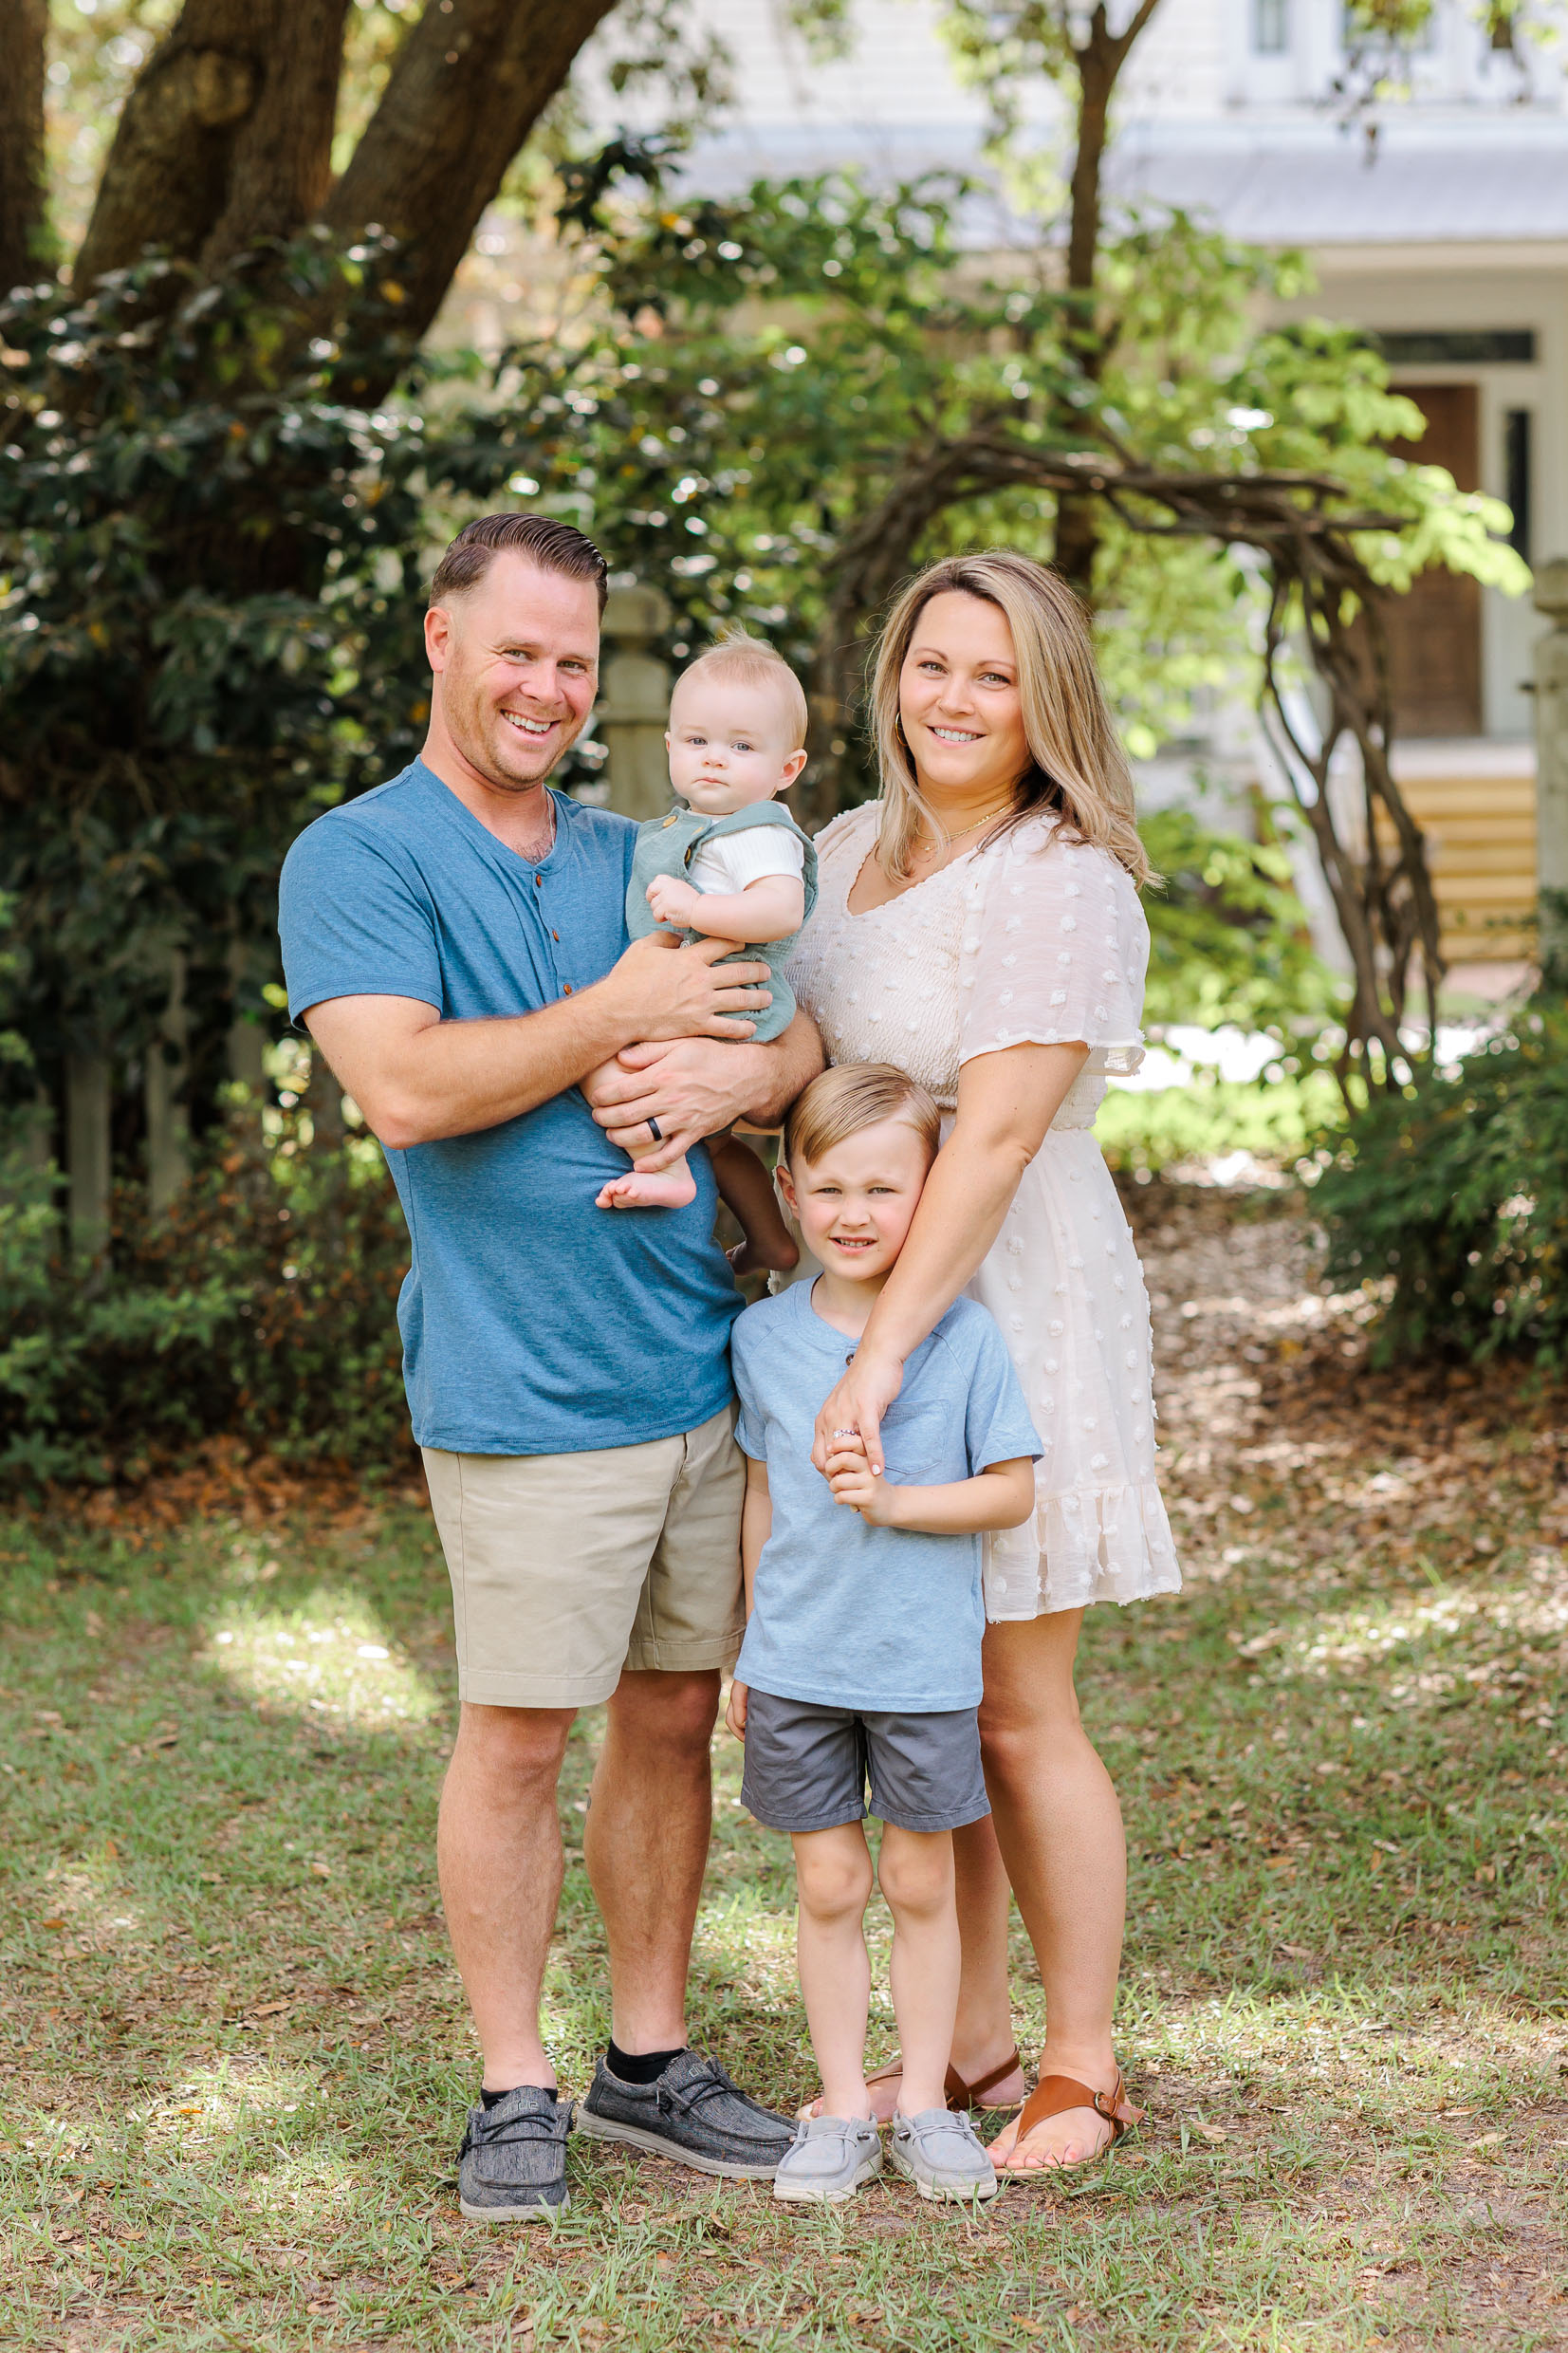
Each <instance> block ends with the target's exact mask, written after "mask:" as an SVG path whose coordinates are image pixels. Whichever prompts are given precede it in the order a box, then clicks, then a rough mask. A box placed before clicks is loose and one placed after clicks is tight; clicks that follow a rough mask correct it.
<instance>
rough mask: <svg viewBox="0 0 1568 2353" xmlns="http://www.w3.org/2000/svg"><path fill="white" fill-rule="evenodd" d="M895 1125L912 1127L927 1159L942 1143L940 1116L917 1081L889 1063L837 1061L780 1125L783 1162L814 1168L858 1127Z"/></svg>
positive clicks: (853, 1133) (933, 1155) (822, 1072)
mask: <svg viewBox="0 0 1568 2353" xmlns="http://www.w3.org/2000/svg"><path fill="white" fill-rule="evenodd" d="M884 1120H898V1121H901V1122H902V1123H903V1125H904V1126H906V1127H913V1130H914V1132H915V1134H916V1135H917V1136H918V1137H919V1139H920V1140H921V1142H922V1143H923V1144H924V1145H925V1147H926V1151H927V1153H928V1155H929V1156H930V1158H932V1159H934V1158H936V1148H937V1145H938V1144H939V1143H940V1142H941V1140H942V1114H941V1112H940V1110H939V1109H938V1107H937V1104H936V1102H935V1101H934V1099H933V1098H932V1096H931V1095H929V1094H928V1093H927V1091H926V1089H925V1088H924V1087H923V1086H922V1085H921V1084H920V1083H919V1081H918V1080H917V1079H912V1078H910V1077H908V1076H907V1075H906V1074H905V1072H903V1071H902V1070H895V1068H894V1066H893V1065H892V1063H889V1062H842V1063H839V1065H838V1067H837V1068H836V1069H833V1070H823V1071H821V1072H820V1073H819V1075H818V1076H817V1077H816V1078H814V1079H813V1080H812V1082H811V1084H810V1085H809V1086H808V1087H807V1088H806V1089H805V1090H804V1092H803V1093H802V1094H801V1095H799V1096H797V1098H796V1100H795V1106H794V1109H793V1110H792V1111H791V1112H790V1115H789V1117H788V1119H787V1120H786V1121H784V1158H785V1159H786V1160H787V1161H788V1162H789V1165H790V1166H791V1168H793V1167H794V1165H795V1163H796V1161H797V1160H802V1161H803V1162H804V1163H805V1165H806V1166H807V1167H808V1168H811V1167H814V1166H815V1165H816V1164H817V1163H818V1162H819V1161H820V1160H821V1158H822V1156H823V1154H824V1153H828V1152H831V1151H833V1149H834V1148H835V1146H836V1145H838V1144H841V1143H847V1142H848V1140H849V1139H850V1138H851V1137H852V1136H858V1135H859V1133H860V1131H861V1129H862V1128H867V1127H880V1126H881V1124H882V1122H883V1121H884Z"/></svg>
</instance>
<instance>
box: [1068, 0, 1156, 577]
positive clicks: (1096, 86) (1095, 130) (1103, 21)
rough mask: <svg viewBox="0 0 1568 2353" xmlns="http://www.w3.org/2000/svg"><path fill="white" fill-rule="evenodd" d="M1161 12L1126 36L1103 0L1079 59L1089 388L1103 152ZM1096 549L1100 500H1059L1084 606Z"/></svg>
mask: <svg viewBox="0 0 1568 2353" xmlns="http://www.w3.org/2000/svg"><path fill="white" fill-rule="evenodd" d="M1158 5H1159V0H1140V5H1139V7H1138V8H1137V9H1136V10H1135V11H1134V16H1133V19H1132V21H1131V23H1130V24H1129V25H1128V27H1127V28H1126V30H1125V31H1124V32H1119V33H1115V34H1113V32H1112V31H1111V28H1110V24H1109V20H1108V18H1107V14H1106V8H1105V0H1098V5H1097V6H1096V8H1095V10H1094V13H1093V15H1092V16H1091V17H1090V20H1089V30H1088V34H1087V37H1086V38H1085V40H1084V43H1083V46H1082V47H1081V48H1076V49H1075V50H1074V52H1073V55H1074V61H1075V63H1076V65H1077V67H1078V88H1079V100H1078V138H1077V141H1076V143H1075V146H1074V150H1073V176H1072V185H1071V204H1070V209H1069V213H1068V223H1067V290H1068V292H1069V293H1070V294H1076V295H1077V296H1078V297H1079V304H1080V309H1079V336H1078V341H1079V366H1080V367H1081V369H1082V371H1083V373H1084V375H1085V376H1086V377H1087V378H1088V379H1089V380H1090V381H1091V383H1098V381H1099V378H1100V375H1101V373H1102V371H1103V369H1104V366H1105V344H1104V340H1103V337H1102V335H1101V331H1100V324H1099V321H1098V318H1097V316H1096V313H1095V292H1096V285H1097V280H1098V262H1099V232H1100V210H1101V190H1102V182H1103V177H1104V171H1105V150H1106V146H1107V143H1108V141H1109V139H1110V136H1111V99H1112V95H1113V93H1114V91H1115V89H1116V77H1117V76H1118V75H1119V73H1120V72H1121V69H1122V66H1123V65H1125V64H1126V62H1127V57H1128V53H1129V51H1130V50H1131V48H1132V46H1133V44H1134V42H1135V41H1136V40H1137V38H1138V35H1139V34H1140V33H1141V32H1142V30H1143V28H1144V27H1145V26H1146V25H1147V24H1148V22H1149V19H1150V18H1151V17H1152V16H1153V13H1154V10H1155V9H1156V7H1157V6H1158ZM1098 546H1099V504H1098V500H1096V499H1094V498H1080V497H1076V496H1069V497H1063V498H1061V499H1059V500H1058V502H1057V522H1056V549H1055V556H1056V567H1057V569H1058V571H1059V572H1061V574H1062V575H1063V577H1064V578H1065V579H1066V580H1067V581H1068V583H1069V584H1070V585H1071V586H1072V587H1074V588H1076V589H1077V591H1078V593H1079V596H1080V597H1081V598H1082V599H1083V601H1084V602H1085V603H1086V604H1087V603H1089V602H1092V599H1093V592H1094V576H1095V554H1096V550H1097V549H1098Z"/></svg>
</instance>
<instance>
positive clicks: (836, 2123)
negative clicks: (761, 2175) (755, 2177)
mask: <svg viewBox="0 0 1568 2353" xmlns="http://www.w3.org/2000/svg"><path fill="white" fill-rule="evenodd" d="M881 2170H882V2140H881V2135H880V2134H879V2133H878V2132H877V2129H876V2119H875V2118H873V2117H869V2116H807V2117H802V2120H801V2121H800V2123H799V2124H798V2125H797V2126H796V2128H795V2138H794V2140H793V2141H792V2142H791V2143H790V2146H789V2149H788V2152H787V2154H786V2155H785V2158H784V2163H783V2164H782V2165H781V2166H780V2167H779V2170H778V2172H777V2173H776V2174H775V2175H774V2177H773V2195H774V2196H775V2197H778V2198H783V2200H784V2204H785V2205H786V2206H837V2205H839V2204H841V2202H842V2201H843V2200H844V2199H845V2198H846V2197H853V2196H855V2193H856V2191H857V2190H858V2188H859V2187H860V2184H861V2183H862V2181H870V2180H871V2179H872V2177H873V2176H874V2175H876V2174H879V2173H880V2172H881Z"/></svg>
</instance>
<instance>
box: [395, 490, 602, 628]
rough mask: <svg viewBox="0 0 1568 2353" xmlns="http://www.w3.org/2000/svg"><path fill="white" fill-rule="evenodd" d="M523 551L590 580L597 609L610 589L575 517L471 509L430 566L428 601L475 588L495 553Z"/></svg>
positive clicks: (545, 565) (565, 574)
mask: <svg viewBox="0 0 1568 2353" xmlns="http://www.w3.org/2000/svg"><path fill="white" fill-rule="evenodd" d="M507 553H509V554H512V555H519V556H524V557H526V560H527V561H528V563H530V564H536V565H538V566H539V569H540V570H541V571H542V572H559V573H560V574H561V576H562V578H563V580H586V581H591V582H592V583H593V584H594V587H595V589H596V590H597V592H598V595H599V609H600V612H601V613H602V612H603V610H604V600H605V599H606V597H607V596H608V595H609V593H610V567H609V565H607V564H606V563H605V561H604V558H603V557H602V556H601V555H600V552H599V549H598V548H597V547H595V546H594V543H593V541H592V540H591V539H589V538H588V537H587V536H586V534H585V533H583V532H581V531H580V530H579V529H578V528H577V526H576V524H575V523H558V522H557V521H556V520H555V518H554V516H553V515H535V514H487V515H475V517H474V519H473V521H472V522H471V523H465V524H464V526H463V528H462V529H461V530H460V531H459V532H458V534H457V537H456V538H455V539H454V540H453V541H452V546H451V547H449V548H448V549H447V552H446V554H445V555H444V556H443V557H442V558H441V561H440V563H439V564H438V565H436V567H435V577H434V580H433V581H432V582H431V584H430V602H431V603H432V604H444V603H445V602H446V600H447V599H448V597H452V596H460V595H461V594H462V592H463V590H464V589H465V588H476V587H477V586H478V585H479V583H480V582H481V581H482V580H483V579H484V577H485V574H486V573H487V572H488V571H489V568H490V565H492V564H493V563H494V561H495V559H496V557H497V556H498V555H503V554H507Z"/></svg>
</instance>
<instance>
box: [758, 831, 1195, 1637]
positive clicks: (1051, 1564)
mask: <svg viewBox="0 0 1568 2353" xmlns="http://www.w3.org/2000/svg"><path fill="white" fill-rule="evenodd" d="M877 823H878V808H877V806H876V804H871V805H868V806H864V807H861V808H858V809H851V810H848V811H846V813H845V814H844V815H843V816H841V817H838V818H835V819H834V821H833V823H832V824H830V825H828V826H826V827H825V828H824V830H823V831H822V832H821V833H820V834H819V835H818V836H817V857H818V876H819V884H820V893H819V898H818V901H817V908H816V912H815V914H814V916H813V917H812V920H811V921H810V923H809V924H808V925H807V926H806V928H805V931H804V932H803V933H802V936H801V938H800V941H799V943H798V945H797V947H796V949H795V953H794V954H793V956H792V957H791V959H790V962H789V966H788V976H789V980H790V984H791V986H792V988H793V989H794V991H795V994H796V996H797V998H798V999H799V1001H800V1003H801V1004H802V1006H804V1007H805V1008H806V1010H808V1011H809V1012H810V1013H811V1015H812V1016H813V1018H814V1019H815V1021H816V1022H817V1025H818V1027H819V1028H820V1029H821V1033H822V1039H823V1043H824V1045H825V1046H826V1048H827V1052H828V1058H829V1060H830V1061H832V1062H835V1063H840V1062H891V1063H895V1064H896V1065H897V1066H898V1067H899V1068H900V1069H902V1070H907V1071H908V1072H909V1073H910V1075H911V1077H912V1078H916V1079H918V1080H919V1081H920V1082H921V1084H923V1085H925V1086H927V1087H929V1088H930V1089H931V1091H932V1094H933V1095H934V1096H935V1098H936V1100H937V1102H939V1103H940V1104H941V1105H942V1106H943V1108H944V1110H945V1111H948V1112H951V1111H952V1110H953V1109H954V1108H955V1107H956V1104H957V1100H958V1077H959V1071H960V1068H961V1066H962V1065H963V1064H964V1063H965V1062H967V1061H969V1060H970V1059H972V1058H973V1057H974V1056H975V1055H977V1054H990V1053H995V1052H997V1051H999V1050H1001V1049H1003V1048H1005V1047H1009V1046H1021V1045H1039V1046H1060V1045H1072V1044H1076V1043H1079V1042H1081V1043H1083V1044H1086V1045H1087V1046H1088V1047H1089V1049H1090V1050H1089V1059H1088V1061H1087V1062H1086V1063H1085V1065H1084V1066H1083V1069H1082V1071H1081V1072H1080V1073H1079V1077H1078V1079H1077V1081H1076V1082H1075V1083H1074V1085H1073V1087H1072V1088H1071V1090H1070V1092H1069V1093H1068V1095H1067V1096H1066V1098H1065V1099H1064V1101H1063V1102H1062V1104H1061V1109H1060V1110H1059V1111H1058V1113H1057V1116H1056V1118H1055V1120H1054V1121H1052V1124H1051V1127H1050V1131H1049V1133H1048V1134H1047V1136H1046V1138H1045V1140H1044V1142H1043V1143H1042V1146H1041V1149H1040V1151H1039V1152H1038V1153H1037V1154H1036V1155H1035V1158H1034V1159H1033V1160H1032V1161H1031V1163H1030V1165H1029V1167H1028V1168H1027V1170H1026V1171H1025V1172H1024V1178H1023V1181H1022V1183H1021V1184H1020V1186H1019V1188H1018V1192H1017V1194H1016V1195H1015V1196H1014V1199H1013V1204H1012V1207H1011V1209H1010V1210H1009V1211H1008V1213H1007V1215H1006V1218H1005V1221H1004V1224H1003V1229H1002V1232H1001V1233H1000V1234H999V1235H998V1237H997V1240H996V1242H995V1244H994V1245H993V1247H992V1249H991V1251H990V1253H989V1255H988V1256H987V1259H986V1261H985V1263H984V1265H983V1266H982V1267H981V1268H980V1270H979V1272H978V1273H977V1274H976V1276H975V1278H974V1281H973V1282H972V1283H971V1284H970V1286H969V1294H970V1296H971V1297H972V1298H975V1299H978V1300H979V1301H980V1302H981V1304H982V1306H986V1307H988V1308H989V1309H990V1311H991V1313H992V1315H993V1316H994V1317H995V1318H996V1321H997V1323H998V1324H999V1325H1001V1327H1002V1332H1003V1337H1004V1338H1005V1341H1006V1343H1007V1345H1008V1349H1009V1351H1010V1352H1011V1355H1012V1359H1013V1363H1014V1365H1015V1367H1016V1369H1017V1372H1018V1376H1019V1380H1020V1381H1021V1382H1022V1384H1023V1388H1024V1399H1025V1400H1026V1402H1027V1405H1028V1408H1029V1412H1030V1415H1031V1417H1032V1418H1033V1420H1034V1423H1035V1427H1036V1428H1037V1429H1038V1430H1039V1432H1040V1434H1041V1436H1042V1440H1043V1441H1044V1447H1045V1452H1044V1454H1043V1456H1042V1460H1041V1462H1040V1464H1039V1466H1038V1473H1037V1482H1036V1491H1037V1497H1038V1503H1037V1510H1036V1516H1035V1521H1034V1523H1033V1524H1027V1523H1026V1524H1025V1525H1024V1527H1023V1528H1019V1529H1008V1530H1007V1531H1006V1532H1005V1533H1004V1534H1001V1535H995V1536H992V1537H990V1538H988V1539H987V1562H986V1611H987V1617H988V1618H991V1619H1024V1618H1035V1617H1038V1616H1040V1615H1042V1613H1044V1612H1046V1611H1049V1610H1059V1609H1078V1608H1080V1607H1082V1606H1084V1605H1085V1604H1086V1603H1091V1602H1135V1601H1142V1600H1145V1599H1147V1597H1148V1596H1149V1595H1151V1594H1154V1593H1174V1592H1176V1591H1177V1590H1178V1589H1179V1587H1180V1584H1181V1570H1180V1567H1179V1566H1178V1565H1177V1561H1176V1553H1175V1547H1174V1545H1173V1544H1172V1542H1171V1528H1170V1523H1169V1521H1168V1520H1167V1518H1166V1512H1165V1506H1164V1503H1163V1501H1162V1500H1161V1497H1160V1491H1159V1486H1158V1483H1157V1480H1156V1476H1155V1454H1156V1449H1155V1443H1154V1406H1153V1363H1152V1349H1151V1342H1150V1330H1149V1301H1148V1296H1147V1293H1146V1292H1145V1289H1144V1285H1143V1271H1142V1269H1141V1268H1140V1267H1139V1265H1138V1258H1137V1252H1136V1251H1135V1250H1134V1247H1133V1237H1132V1234H1131V1232H1129V1230H1128V1225H1127V1220H1126V1217H1125V1215H1124V1214H1123V1213H1122V1208H1121V1203H1120V1201H1119V1200H1118V1198H1117V1196H1116V1187H1115V1185H1114V1184H1113V1183H1112V1181H1111V1176H1110V1171H1109V1170H1108V1169H1107V1168H1106V1165H1105V1161H1104V1158H1103V1157H1102V1156H1101V1153H1100V1150H1099V1147H1098V1144H1097V1143H1096V1141H1095V1139H1094V1133H1093V1128H1094V1120H1095V1114H1096V1112H1097V1111H1098V1108H1099V1105H1100V1103H1101V1102H1102V1101H1103V1099H1104V1095H1105V1081H1106V1077H1107V1075H1108V1074H1113V1075H1121V1074H1128V1073H1131V1072H1133V1071H1134V1070H1136V1068H1137V1066H1138V1065H1139V1063H1140V1062H1141V1061H1142V1059H1143V1046H1142V1040H1141V1034H1140V1028H1139V1023H1140V1018H1141V1014H1142V1010H1143V983H1144V974H1145V972H1146V970H1147V966H1148V960H1149V932H1148V926H1147V924H1146V923H1145V921H1144V917H1143V909H1142V907H1141V906H1140V904H1139V902H1138V896H1137V892H1136V890H1135V888H1134V884H1133V881H1132V879H1131V877H1130V876H1129V875H1128V874H1127V873H1126V871H1125V870H1124V869H1123V867H1122V866H1121V865H1120V864H1118V862H1116V859H1115V858H1114V857H1112V856H1111V854H1110V852H1109V851H1106V850H1098V849H1094V848H1091V847H1090V846H1089V845H1088V844H1087V843H1073V842H1068V841H1065V840H1063V839H1061V837H1060V833H1059V828H1058V824H1057V821H1056V819H1055V818H1054V817H1049V816H1041V817H1036V818H1031V819H1029V820H1028V821H1027V822H1026V823H1025V824H1022V825H1020V826H1018V827H1017V828H1015V830H1014V831H1013V832H1012V833H1011V834H1009V835H1008V836H1006V837H1005V839H1004V840H1003V841H1002V842H999V843H992V844H990V845H989V846H987V847H986V848H984V849H981V850H977V851H974V852H971V853H970V854H969V855H968V857H963V858H959V859H956V860H955V861H954V862H953V863H952V864H951V865H950V866H946V867H944V868H943V869H942V871H941V872H940V873H939V874H935V875H933V876H932V878H931V879H930V880H928V881H925V882H920V883H916V884H915V886H914V887H913V889H912V890H908V891H905V892H904V893H902V894H901V896H900V897H898V898H897V899H891V900H889V901H888V903H887V904H886V905H885V906H881V907H875V908H871V909H869V910H868V911H867V912H866V913H865V914H864V915H851V914H850V912H849V908H848V904H847V901H848V897H849V892H850V889H851V887H852V886H853V884H854V881H855V878H856V876H857V875H858V873H859V871H860V868H861V866H862V865H863V864H864V862H865V860H866V858H867V857H868V856H869V855H870V852H871V850H872V847H873V845H874V843H875V842H876V827H877Z"/></svg>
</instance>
